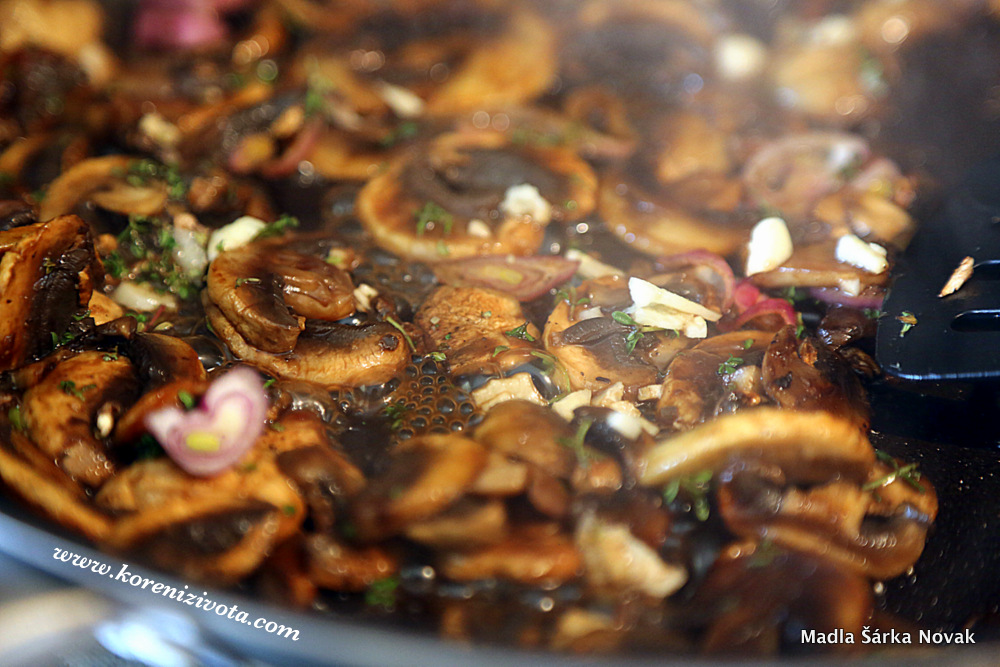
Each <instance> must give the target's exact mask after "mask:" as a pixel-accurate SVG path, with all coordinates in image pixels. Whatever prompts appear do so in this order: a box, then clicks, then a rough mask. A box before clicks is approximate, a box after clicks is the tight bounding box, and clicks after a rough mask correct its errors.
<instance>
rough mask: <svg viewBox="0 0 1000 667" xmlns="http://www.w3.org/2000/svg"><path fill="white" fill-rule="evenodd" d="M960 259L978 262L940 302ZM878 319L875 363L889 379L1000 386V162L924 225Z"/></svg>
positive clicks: (979, 171)
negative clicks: (991, 381)
mask: <svg viewBox="0 0 1000 667" xmlns="http://www.w3.org/2000/svg"><path fill="white" fill-rule="evenodd" d="M965 257H972V258H973V259H974V260H975V264H974V270H973V273H972V277H971V278H970V279H969V280H968V281H967V282H966V283H965V284H964V285H963V286H962V287H961V288H960V289H959V290H958V291H957V292H955V293H954V294H951V295H950V296H946V297H939V296H938V293H939V292H940V291H941V288H942V287H943V286H944V284H945V283H946V282H947V281H948V278H949V277H950V276H951V274H952V272H953V271H954V270H955V269H956V268H957V267H958V265H959V263H960V262H961V261H962V259H963V258H965ZM882 311H883V313H884V314H883V316H882V318H880V320H879V327H878V336H877V338H876V355H877V357H878V360H879V363H880V364H881V365H882V368H883V369H885V371H886V372H888V373H890V374H891V375H895V376H898V377H902V378H906V379H911V380H954V379H966V380H969V379H980V378H1000V156H998V157H997V158H994V159H993V160H990V161H989V162H986V163H983V164H982V165H979V166H978V167H976V168H975V169H974V170H973V171H972V172H971V173H970V174H969V176H968V177H967V178H966V179H965V181H963V183H962V184H961V185H960V186H958V187H957V188H956V189H955V190H954V192H953V193H952V194H951V195H950V196H949V197H948V198H947V199H946V200H945V202H944V204H943V206H942V207H941V209H940V210H939V211H938V212H937V213H936V214H935V215H933V216H931V217H930V218H929V219H928V220H925V221H923V222H922V225H921V227H920V229H919V231H918V232H917V234H916V236H915V237H914V239H913V242H912V243H911V244H910V247H909V248H908V249H907V250H906V252H905V253H904V255H903V257H902V258H901V259H900V261H899V264H898V266H897V273H896V276H895V280H894V282H893V284H892V286H891V288H890V290H889V294H888V296H887V297H886V300H885V304H884V305H883V308H882ZM907 323H909V325H908V324H907Z"/></svg>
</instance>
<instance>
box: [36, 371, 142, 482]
mask: <svg viewBox="0 0 1000 667" xmlns="http://www.w3.org/2000/svg"><path fill="white" fill-rule="evenodd" d="M137 393H138V382H137V379H136V374H135V370H134V369H133V367H132V364H130V363H129V362H128V360H127V359H124V358H110V357H107V355H105V354H103V353H101V352H83V353H81V354H79V355H77V356H75V357H71V358H69V359H67V360H65V361H63V362H61V363H59V364H57V365H56V366H55V367H54V368H53V369H52V370H51V371H50V372H49V373H48V374H46V375H45V377H44V379H42V380H41V381H40V382H39V383H38V384H36V385H35V386H33V387H31V388H30V389H28V391H26V392H25V394H24V406H23V410H24V419H25V422H26V424H27V426H28V432H29V434H30V435H31V439H32V440H33V441H34V442H35V443H36V445H37V446H38V447H39V448H40V449H41V450H42V451H44V452H45V453H46V454H48V455H49V456H50V457H51V458H52V459H53V460H55V461H56V462H57V463H58V464H59V466H60V467H61V468H62V469H63V470H65V471H66V472H67V473H68V474H69V475H70V476H71V477H72V478H73V479H75V480H77V481H78V482H80V483H81V484H85V485H87V486H90V487H96V486H98V485H100V484H101V483H102V482H103V481H104V480H106V479H108V478H109V477H110V476H111V475H113V474H114V472H115V466H114V463H113V462H112V460H111V457H110V456H109V454H108V452H107V451H106V449H105V446H104V444H103V443H102V442H101V435H98V434H95V432H99V431H100V430H103V429H101V428H100V425H99V424H97V422H98V419H99V412H100V411H101V410H102V409H103V408H104V406H109V405H110V406H117V408H116V409H117V410H118V411H121V410H123V409H124V406H127V405H130V404H131V402H132V401H133V400H134V398H135V395H136V394H137ZM108 432H110V431H109V430H108V431H106V432H104V433H103V434H102V435H107V434H108Z"/></svg>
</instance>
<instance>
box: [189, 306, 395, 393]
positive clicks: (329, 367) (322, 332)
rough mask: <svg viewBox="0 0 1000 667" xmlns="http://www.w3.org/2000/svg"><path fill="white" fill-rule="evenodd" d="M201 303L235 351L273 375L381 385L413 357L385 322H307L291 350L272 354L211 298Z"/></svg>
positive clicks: (337, 383)
mask: <svg viewBox="0 0 1000 667" xmlns="http://www.w3.org/2000/svg"><path fill="white" fill-rule="evenodd" d="M202 302H203V305H204V306H205V314H206V316H207V317H208V322H209V323H210V324H211V326H212V329H213V330H214V331H215V332H216V334H217V335H218V336H219V338H221V339H222V340H223V341H224V342H225V343H226V345H227V346H228V347H229V349H230V350H232V352H233V354H235V355H236V356H237V357H239V358H240V359H243V360H244V361H249V362H251V363H253V364H255V365H257V366H259V367H260V368H262V369H264V370H265V371H267V372H268V373H271V374H273V375H278V376H281V377H286V378H293V379H297V380H308V381H310V382H316V383H318V384H322V385H327V386H349V387H359V386H362V385H376V384H381V383H383V382H386V381H388V380H390V379H392V378H393V377H395V376H396V374H397V373H398V372H399V371H401V370H402V369H403V367H405V366H406V363H407V361H409V358H410V353H409V348H408V347H407V345H406V341H405V340H403V336H402V334H401V333H400V332H399V331H398V330H397V329H396V328H395V327H393V326H392V325H390V324H386V323H384V322H378V323H375V324H366V325H361V326H349V325H346V324H336V323H324V322H314V323H308V326H307V327H306V328H305V330H304V332H303V334H302V335H301V336H300V337H299V339H298V342H296V344H295V348H294V349H293V350H292V351H291V352H290V353H288V354H271V353H269V352H264V351H262V350H260V349H258V348H256V347H254V346H253V345H251V344H250V343H248V342H247V341H246V340H245V339H244V338H243V337H242V336H240V334H239V332H237V331H236V329H235V328H234V327H233V326H232V325H231V324H230V323H229V320H228V319H226V317H225V316H223V314H222V311H220V310H219V309H218V308H216V307H215V306H214V305H213V304H212V303H211V302H210V301H208V300H207V299H205V298H203V300H202Z"/></svg>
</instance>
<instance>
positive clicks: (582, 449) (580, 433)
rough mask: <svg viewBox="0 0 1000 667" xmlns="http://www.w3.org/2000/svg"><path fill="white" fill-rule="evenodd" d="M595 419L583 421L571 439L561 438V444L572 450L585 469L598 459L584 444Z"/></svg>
mask: <svg viewBox="0 0 1000 667" xmlns="http://www.w3.org/2000/svg"><path fill="white" fill-rule="evenodd" d="M593 423H594V420H593V419H589V418H588V419H581V420H580V423H579V425H578V426H577V427H576V433H574V434H573V435H572V437H569V438H559V444H560V445H562V446H563V447H567V448H569V449H572V450H573V451H574V452H575V453H576V460H577V463H579V464H580V465H581V466H583V467H584V468H587V467H589V466H590V462H591V461H592V460H593V459H595V458H597V455H596V454H595V453H594V452H592V451H590V450H589V449H587V447H586V446H585V445H584V444H583V442H584V440H586V438H587V431H589V430H590V427H591V426H592V425H593Z"/></svg>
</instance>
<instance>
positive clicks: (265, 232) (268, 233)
mask: <svg viewBox="0 0 1000 667" xmlns="http://www.w3.org/2000/svg"><path fill="white" fill-rule="evenodd" d="M298 226H299V219H298V218H296V217H295V216H294V215H287V214H286V215H283V216H281V217H280V218H278V219H277V220H275V221H274V222H269V223H267V224H266V225H264V229H262V230H260V231H259V232H258V233H257V236H255V237H253V238H254V241H256V240H258V239H267V238H272V237H274V236H281V235H283V234H284V233H285V232H287V231H288V230H289V229H294V228H296V227H298Z"/></svg>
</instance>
